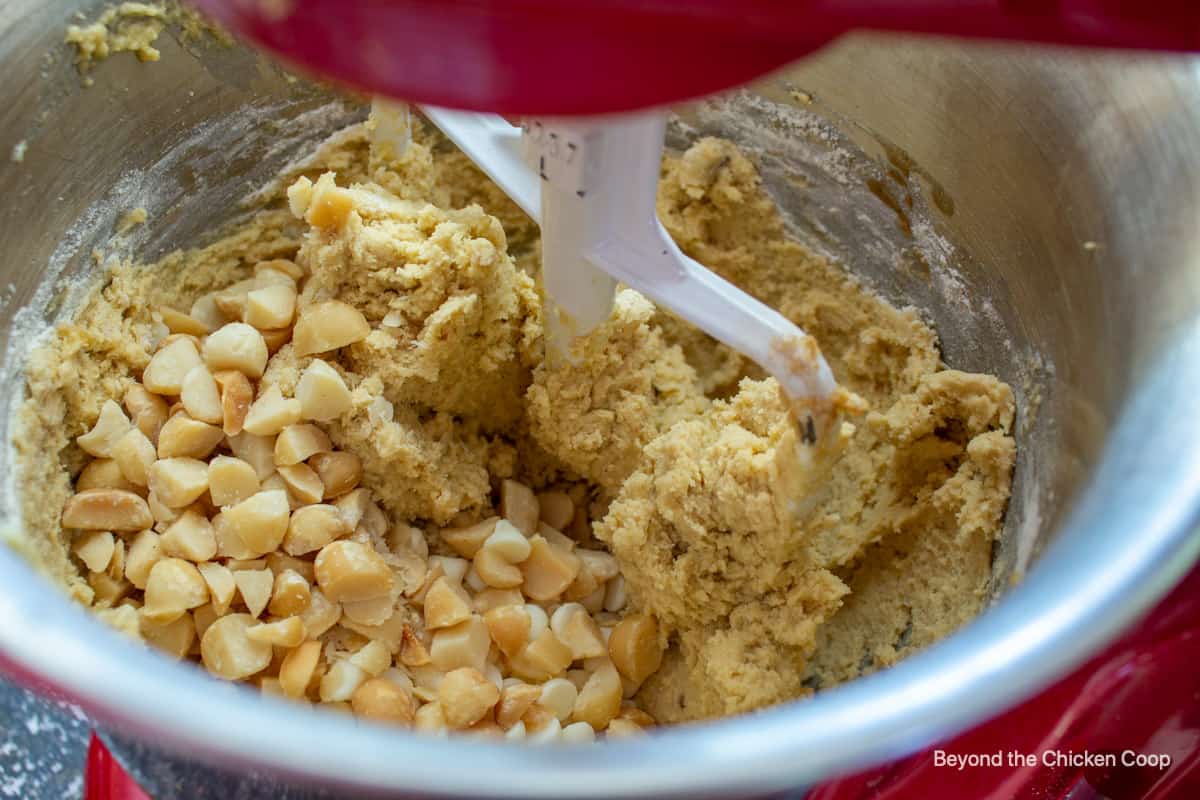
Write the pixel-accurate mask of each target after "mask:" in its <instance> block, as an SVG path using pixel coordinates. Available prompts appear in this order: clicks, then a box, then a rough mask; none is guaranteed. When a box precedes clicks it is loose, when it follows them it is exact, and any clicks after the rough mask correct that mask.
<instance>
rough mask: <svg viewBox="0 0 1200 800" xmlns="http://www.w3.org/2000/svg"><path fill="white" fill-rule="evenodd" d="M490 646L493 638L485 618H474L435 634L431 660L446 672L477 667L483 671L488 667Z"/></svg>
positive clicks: (430, 650)
mask: <svg viewBox="0 0 1200 800" xmlns="http://www.w3.org/2000/svg"><path fill="white" fill-rule="evenodd" d="M490 646H491V638H490V637H489V636H488V629H487V626H486V625H485V624H484V622H483V618H482V617H480V616H478V615H472V616H471V617H470V618H469V619H467V620H464V621H463V622H460V623H458V624H457V625H454V626H451V627H449V628H442V629H440V630H438V631H435V632H434V634H433V641H432V644H431V645H430V648H429V657H430V660H431V661H432V663H433V666H434V667H436V668H437V669H440V670H442V671H443V672H449V671H450V670H452V669H458V668H459V667H473V668H474V669H477V670H479V671H480V672H482V671H483V669H484V668H485V667H486V665H487V656H488V648H489V647H490Z"/></svg>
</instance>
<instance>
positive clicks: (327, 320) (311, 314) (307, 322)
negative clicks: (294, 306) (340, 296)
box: [292, 300, 371, 356]
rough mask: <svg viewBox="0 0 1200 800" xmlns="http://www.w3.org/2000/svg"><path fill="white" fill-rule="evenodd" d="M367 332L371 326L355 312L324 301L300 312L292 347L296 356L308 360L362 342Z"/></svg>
mask: <svg viewBox="0 0 1200 800" xmlns="http://www.w3.org/2000/svg"><path fill="white" fill-rule="evenodd" d="M370 332H371V326H370V325H369V324H368V323H367V320H366V317H364V316H363V315H362V312H361V311H359V310H358V309H357V308H354V307H353V306H349V305H346V304H345V303H343V302H341V301H340V300H327V301H325V302H323V303H314V304H312V305H310V306H308V307H307V308H304V309H301V311H300V319H299V320H298V321H297V322H296V328H295V330H294V331H293V332H292V343H293V344H294V345H295V347H296V355H298V356H311V355H316V354H318V353H328V352H329V351H331V350H337V349H338V348H340V347H345V346H346V345H349V344H354V343H355V342H361V341H362V340H363V339H365V338H367V335H368V334H369V333H370Z"/></svg>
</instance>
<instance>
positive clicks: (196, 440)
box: [158, 413, 225, 458]
mask: <svg viewBox="0 0 1200 800" xmlns="http://www.w3.org/2000/svg"><path fill="white" fill-rule="evenodd" d="M224 438H225V433H224V432H223V431H222V430H221V429H220V428H218V427H217V426H216V425H209V424H208V423H207V422H201V421H200V420H198V419H192V418H191V417H190V416H188V415H187V414H186V413H179V414H176V415H175V416H173V417H171V418H170V419H169V420H167V423H166V424H165V425H163V427H162V430H161V431H159V434H158V457H159V458H207V457H208V456H209V454H210V453H212V451H213V450H215V449H216V447H217V445H218V444H220V443H221V441H222V440H223V439H224Z"/></svg>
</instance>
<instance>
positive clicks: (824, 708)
mask: <svg viewBox="0 0 1200 800" xmlns="http://www.w3.org/2000/svg"><path fill="white" fill-rule="evenodd" d="M81 7H90V8H91V9H93V11H94V10H95V9H96V8H97V7H98V4H96V3H91V2H73V3H58V4H43V3H38V2H35V0H16V2H13V3H9V4H8V5H6V6H5V7H4V8H3V9H2V10H0V63H3V64H4V65H5V74H6V77H7V80H6V81H5V83H4V86H3V88H0V96H2V97H3V100H4V102H3V104H2V105H0V131H2V132H3V133H2V135H0V145H3V147H5V148H6V149H7V148H10V147H13V146H14V145H16V144H17V142H18V141H25V142H26V143H27V145H26V149H25V156H24V159H23V160H21V161H16V160H3V161H0V185H3V186H4V187H5V192H4V195H3V198H2V199H0V253H2V254H3V255H2V256H0V284H7V286H8V289H7V290H6V291H5V293H4V296H3V299H2V300H0V345H2V346H3V347H4V349H5V350H6V352H7V357H6V359H5V364H4V367H3V369H4V371H5V374H6V377H7V378H8V380H9V385H10V386H12V387H14V390H13V391H12V392H10V393H9V394H8V395H7V396H6V397H4V398H3V400H0V404H2V405H3V408H2V409H0V412H2V413H0V433H2V434H3V437H4V440H5V441H8V437H9V434H10V430H9V421H8V412H9V411H10V410H11V408H12V407H13V405H14V404H15V403H17V402H19V401H20V397H21V393H20V391H19V390H18V389H16V388H15V387H19V386H20V385H21V384H20V365H21V353H22V351H23V348H24V346H26V345H27V344H28V341H29V336H30V335H31V334H32V333H34V332H36V330H37V329H38V328H39V327H41V326H44V325H45V324H47V323H48V322H52V321H53V320H54V319H56V318H57V316H58V315H60V314H61V313H62V311H63V309H64V308H69V305H70V301H71V299H72V296H73V294H74V292H73V290H72V289H71V286H73V285H76V284H72V283H71V282H70V281H68V282H67V283H65V284H64V283H62V282H61V281H60V279H61V278H64V277H65V278H79V277H80V276H86V275H87V274H88V273H89V270H91V268H92V267H91V260H90V254H91V251H92V248H93V247H97V246H105V245H106V244H107V243H109V237H110V236H111V234H112V231H113V227H114V225H115V223H116V221H117V219H118V217H119V216H120V214H121V213H122V212H123V211H125V210H126V209H128V208H130V207H132V206H137V205H140V206H144V207H145V208H146V209H147V210H148V211H149V213H150V218H151V222H150V224H147V225H145V226H142V228H141V229H139V230H137V231H136V232H135V233H134V234H133V235H132V236H130V237H128V239H127V241H126V246H127V247H129V248H130V249H131V250H132V251H133V252H136V253H137V255H138V256H139V257H140V258H141V259H143V260H152V259H154V258H156V257H157V256H159V255H161V254H164V253H165V252H167V251H169V250H171V249H174V248H176V247H179V246H186V245H191V244H196V243H199V242H200V241H201V240H202V238H203V237H204V236H205V235H206V233H207V232H208V231H211V230H212V229H214V228H215V227H217V226H219V225H220V224H221V223H223V222H226V221H229V220H230V219H232V218H234V217H235V216H237V215H238V214H242V213H246V207H245V206H243V205H241V204H240V201H241V200H242V199H243V198H244V197H245V196H246V195H247V194H248V193H249V192H250V191H251V190H253V189H254V188H255V187H257V186H259V185H261V184H262V183H264V182H265V181H266V180H267V179H269V178H270V177H271V176H272V175H273V174H275V173H276V172H277V171H278V170H279V169H280V168H281V167H282V166H283V165H284V164H285V163H286V162H287V161H289V160H290V159H291V158H293V157H295V156H296V155H297V154H299V153H301V152H303V151H304V150H305V149H306V148H310V147H311V146H313V144H314V143H315V142H317V141H319V140H320V139H321V138H322V137H323V136H324V135H326V134H328V133H329V132H331V131H332V130H334V129H336V128H337V127H340V126H341V125H344V124H345V123H347V122H348V121H351V120H353V119H357V118H358V117H359V116H360V115H361V113H362V111H361V109H360V107H359V106H358V105H357V104H356V103H355V102H353V101H349V100H344V99H342V98H340V97H338V96H337V95H335V94H334V93H332V92H330V91H329V90H327V89H325V88H322V87H319V86H315V85H312V84H308V83H305V82H303V81H299V82H296V81H292V80H290V79H289V78H288V77H287V76H285V75H284V74H283V73H282V72H281V71H279V70H278V69H277V68H275V67H274V66H272V65H270V64H268V63H267V62H266V61H264V60H263V59H261V58H259V57H258V56H256V55H254V54H252V53H250V52H248V51H245V50H242V49H240V48H232V49H226V48H222V47H205V46H201V45H197V44H187V45H181V44H179V43H178V42H177V41H175V40H174V39H172V38H171V37H170V36H163V37H162V38H161V39H160V44H161V49H162V51H163V54H162V60H161V62H159V63H157V64H152V65H145V64H138V63H137V62H136V61H134V59H132V58H130V57H128V56H122V57H117V58H114V59H112V60H110V61H109V62H106V63H104V64H103V65H101V67H100V68H99V69H98V70H97V71H96V72H95V76H94V77H95V85H94V86H92V87H90V88H86V89H84V88H81V87H80V82H79V77H78V75H77V74H76V73H75V71H74V69H73V67H72V65H71V64H70V59H69V55H68V53H67V52H66V50H65V49H64V48H63V46H62V45H61V39H62V30H63V26H64V25H65V24H66V23H67V22H68V21H69V20H68V16H69V14H70V13H71V11H73V10H75V9H77V8H81ZM47 53H50V54H53V56H52V57H50V58H47V55H46V54H47ZM1197 131H1200V62H1197V61H1193V60H1187V59H1181V58H1171V59H1166V58H1154V57H1147V56H1129V55H1096V54H1087V55H1083V54H1078V53H1069V52H1054V53H1051V52H1046V51H1035V50H1030V49H1025V48H999V47H985V46H980V45H973V46H970V47H966V46H960V45H956V44H949V43H940V42H934V41H920V42H910V41H902V40H897V39H885V38H879V37H853V38H851V39H848V40H846V41H844V42H842V43H840V44H838V45H836V46H834V47H832V48H830V49H829V50H827V51H825V52H823V53H821V54H819V55H817V56H815V57H813V58H810V59H809V60H807V61H805V62H804V63H803V64H801V65H799V66H797V67H795V68H793V69H790V70H788V71H786V72H785V73H783V74H780V75H777V76H774V77H773V78H772V79H770V80H768V81H765V82H764V83H763V84H762V85H760V86H758V87H755V88H754V89H753V90H749V91H745V92H740V93H736V94H734V95H731V96H729V97H727V98H724V99H722V100H718V101H714V102H711V103H706V104H702V105H699V106H695V107H692V108H690V109H686V110H684V111H683V112H681V118H680V122H679V124H678V125H676V126H675V128H674V132H673V137H683V136H689V135H695V134H697V133H717V134H721V135H727V136H730V137H731V138H733V139H735V140H736V141H739V142H740V143H742V144H744V145H746V146H748V147H751V148H753V149H755V150H756V151H757V152H758V154H759V157H760V159H761V161H762V163H763V166H764V173H765V175H766V179H767V184H768V187H769V189H770V190H771V191H772V192H773V193H774V194H775V196H776V197H777V198H778V199H779V201H780V203H781V205H782V206H783V207H784V209H785V211H786V212H787V213H788V214H789V219H790V222H791V223H792V227H793V230H794V232H795V234H796V235H797V236H799V237H801V238H802V239H804V240H805V241H807V242H809V243H810V244H812V245H813V246H814V247H817V248H819V249H822V250H824V251H826V252H829V253H830V254H832V255H834V256H836V257H838V258H840V259H841V260H843V261H844V262H845V263H847V264H849V265H850V266H851V267H852V268H853V269H854V271H855V272H857V273H859V274H860V275H862V276H863V277H864V278H865V279H866V280H867V281H868V282H869V283H871V284H872V285H873V286H874V287H876V288H877V289H878V290H879V291H880V292H881V293H882V294H884V295H885V296H887V297H889V298H890V299H892V300H893V301H897V302H900V303H912V304H914V305H916V306H917V307H919V308H920V309H921V310H922V312H923V313H925V314H926V315H927V316H928V317H929V318H930V319H931V320H932V321H933V322H934V323H935V324H936V326H937V327H938V329H939V331H940V333H941V335H942V344H943V350H944V358H945V361H946V362H947V363H948V364H949V365H951V366H954V367H958V368H963V369H970V370H982V371H988V372H993V373H996V374H998V375H1000V376H1001V377H1002V378H1004V379H1006V380H1007V381H1009V382H1010V383H1011V384H1012V385H1013V386H1014V388H1015V389H1016V390H1017V392H1018V396H1019V398H1020V408H1021V420H1020V423H1019V426H1018V432H1017V433H1018V445H1019V453H1020V456H1019V460H1018V466H1017V480H1016V490H1015V493H1014V499H1013V503H1012V505H1011V508H1010V510H1009V516H1008V522H1007V527H1006V534H1005V537H1004V544H1003V546H1002V547H1001V548H1000V549H999V552H998V554H997V559H996V572H995V575H996V577H995V580H994V585H995V592H994V594H995V595H996V602H995V603H994V604H993V606H992V607H991V608H990V610H989V611H988V612H987V613H985V614H984V615H983V616H982V617H981V618H980V619H979V620H977V621H976V622H974V623H973V624H971V625H970V626H968V627H967V628H966V629H964V630H963V631H961V632H960V633H958V634H956V635H955V636H953V637H951V638H950V639H948V640H947V641H945V642H943V643H941V644H939V645H938V646H935V647H933V648H930V649H929V650H927V651H925V652H923V653H920V654H918V655H916V656H914V657H912V658H910V659H908V660H907V661H905V662H903V663H901V664H899V665H898V666H896V667H894V668H892V669H890V670H888V671H886V672H883V673H880V674H877V675H873V676H871V677H868V678H865V679H862V680H859V681H855V682H853V683H851V684H849V685H847V686H844V687H841V688H838V689H835V690H831V691H828V692H824V693H822V694H820V695H819V696H817V697H816V698H814V699H812V700H808V701H805V702H801V703H794V704H789V705H786V706H783V707H779V708H775V709H772V710H769V711H767V712H764V713H761V714H757V715H754V716H752V717H744V718H738V719H729V720H723V721H719V722H714V723H710V724H705V725H696V726H688V727H684V728H679V729H674V730H668V731H664V732H662V733H660V734H657V735H655V736H652V737H649V738H648V739H645V740H642V741H639V742H637V743H616V744H612V745H605V746H603V747H598V748H587V749H583V750H572V749H530V748H513V747H505V746H502V745H489V744H483V743H465V742H447V741H445V740H436V739H425V738H418V737H414V736H410V735H406V734H404V733H402V732H394V731H389V730H384V729H374V728H371V727H369V726H355V725H353V724H351V723H350V722H348V721H346V720H344V719H341V718H339V717H338V716H337V715H314V714H312V713H310V712H307V711H304V710H301V709H298V708H294V707H291V706H289V705H287V704H284V703H282V702H278V701H272V700H269V699H264V698H261V697H258V696H257V695H254V694H252V693H250V692H247V691H243V690H239V689H236V688H234V687H231V686H224V685H219V684H215V683H214V682H212V681H210V680H208V679H207V678H205V677H204V676H203V675H201V674H200V672H199V671H198V670H195V669H190V668H186V667H180V666H177V665H173V664H169V663H167V662H166V661H165V660H163V659H160V658H159V657H157V656H155V655H154V654H151V653H149V652H145V651H143V650H141V649H138V648H135V647H133V646H131V645H129V644H128V643H126V642H124V641H122V640H120V639H119V638H118V637H117V636H116V635H115V634H113V633H111V632H109V631H108V630H106V629H104V628H103V627H102V626H100V625H99V624H97V623H95V622H94V621H92V620H91V619H90V618H89V617H88V616H87V615H86V614H85V613H84V612H83V611H82V610H81V609H78V608H77V607H74V606H72V605H71V604H69V603H68V602H67V601H66V600H65V599H64V598H63V597H62V596H61V594H60V593H59V592H58V591H57V590H56V589H55V588H54V587H52V586H50V585H49V584H48V583H47V582H46V581H44V580H43V579H41V578H40V577H39V576H38V575H37V574H36V573H35V572H34V571H33V570H31V569H30V568H29V566H28V564H26V563H25V562H24V561H23V560H22V559H21V558H20V557H19V556H18V555H17V554H16V553H15V552H14V551H13V550H10V549H9V548H0V585H3V586H4V587H5V588H4V591H3V592H0V652H2V653H4V655H5V657H6V658H7V659H8V661H9V662H10V663H11V664H15V665H17V666H19V667H20V668H22V669H24V670H26V671H28V672H30V673H32V674H35V675H37V676H39V677H40V678H41V679H42V680H43V681H44V682H45V683H46V684H47V685H49V686H50V687H52V688H54V689H55V690H57V691H59V692H61V693H63V694H65V695H67V696H69V697H71V698H73V699H76V700H78V701H79V702H81V703H82V704H83V705H84V706H85V707H86V708H88V709H89V710H90V711H92V712H94V713H96V714H97V715H99V716H100V717H102V718H103V719H106V720H108V721H110V722H111V723H113V724H115V725H117V726H118V727H120V728H121V729H122V730H124V731H127V732H129V733H131V734H133V735H135V736H137V737H139V738H142V739H144V740H147V741H151V742H154V743H156V744H158V745H161V746H163V747H166V748H169V749H172V750H175V751H177V752H180V753H186V754H188V755H189V756H191V757H195V758H200V759H204V760H208V761H210V762H212V763H215V764H221V765H225V766H229V767H244V768H255V769H259V770H265V771H267V772H270V773H276V774H280V775H284V776H290V777H292V778H295V779H301V780H306V781H311V782H314V783H319V784H327V785H332V786H338V787H343V788H348V787H353V788H354V789H356V790H358V791H364V792H365V791H374V792H380V793H412V794H437V795H460V796H468V795H469V796H479V795H480V794H490V795H496V796H514V797H516V796H521V797H534V796H563V795H574V796H580V797H584V796H594V797H599V796H605V797H615V796H649V795H656V796H664V795H672V794H687V795H689V796H699V795H701V794H705V793H714V794H715V793H721V792H729V791H737V793H738V794H739V795H743V796H746V795H750V794H752V793H754V792H756V791H763V792H765V791H771V790H776V789H780V788H783V787H793V788H794V787H797V786H800V785H803V784H805V783H808V782H811V781H814V780H817V779H820V778H822V777H826V776H829V775H830V774H833V773H835V772H839V771H845V770H849V769H853V768H856V767H862V766H865V765H867V764H869V763H871V762H872V761H875V760H879V759H882V758H885V757H889V756H894V755H898V754H900V753H902V752H905V751H908V750H912V749H914V748H917V747H919V746H921V745H923V744H925V743H927V742H928V741H930V740H931V739H932V738H933V737H936V736H941V735H945V734H948V733H951V732H954V731H957V730H961V729H962V728H964V727H966V726H968V725H970V724H972V723H974V722H977V721H979V720H980V719H982V718H984V717H985V716H987V715H989V714H992V713H995V712H996V711H997V710H999V709H1001V708H1003V707H1004V706H1005V705H1007V704H1010V703H1012V702H1014V701H1016V700H1018V699H1020V698H1021V697H1024V696H1027V695H1028V694H1030V693H1032V692H1034V691H1035V690H1037V689H1038V688H1040V687H1041V686H1044V685H1045V684H1046V683H1047V682H1049V681H1050V680H1052V679H1053V678H1054V677H1055V676H1057V675H1059V674H1062V672H1063V671H1064V670H1066V669H1067V668H1069V667H1070V666H1072V665H1074V664H1076V663H1078V662H1079V661H1081V660H1082V659H1083V658H1084V657H1086V655H1087V654H1088V653H1090V652H1092V651H1094V650H1095V649H1096V648H1097V647H1099V646H1100V645H1101V644H1102V643H1103V642H1105V641H1107V640H1108V639H1110V638H1111V637H1112V636H1114V635H1115V634H1116V633H1117V632H1119V631H1120V629H1121V628H1122V627H1123V626H1125V625H1126V624H1128V623H1129V622H1130V621H1131V620H1132V619H1134V618H1135V617H1136V616H1137V615H1138V614H1139V613H1140V612H1142V611H1143V610H1144V609H1145V608H1147V607H1148V605H1149V604H1150V603H1151V602H1152V601H1153V600H1155V599H1156V598H1158V597H1159V596H1161V595H1162V594H1163V593H1164V592H1165V591H1166V590H1167V589H1168V588H1169V587H1170V586H1171V584H1172V583H1173V581H1174V580H1175V579H1177V577H1178V576H1179V575H1181V574H1182V572H1183V570H1185V569H1186V568H1187V566H1188V565H1190V563H1191V562H1192V561H1193V560H1194V558H1195V557H1196V554H1197V549H1198V548H1200V539H1198V538H1197V536H1196V532H1197V530H1196V529H1197V523H1198V521H1200V419H1198V418H1197V415H1196V414H1195V400H1194V398H1195V397H1197V396H1200V227H1198V226H1197V225H1196V219H1197V213H1198V212H1200V157H1197V156H1198V154H1200V136H1198V135H1197V133H1196V132H1197ZM674 141H675V142H676V143H678V141H679V140H678V138H676V139H675V140H674ZM880 186H883V189H884V191H883V192H882V193H881V191H880ZM903 196H911V198H912V201H913V206H912V210H911V211H910V212H908V211H902V213H905V214H907V215H908V216H909V218H908V219H907V224H898V220H897V216H896V214H897V212H896V211H894V210H893V206H894V205H896V204H895V203H894V202H888V198H889V197H890V198H893V200H894V198H895V197H903ZM906 228H907V232H906V230H905V229H906ZM914 265H915V267H916V268H914ZM922 265H923V266H922ZM64 286H66V287H67V288H66V289H64V288H63V287H64ZM12 474H13V464H12V453H11V452H10V451H9V450H8V449H7V448H5V449H4V450H3V451H0V475H3V476H5V481H6V483H8V484H9V485H8V487H7V490H6V491H5V492H4V493H2V494H0V530H3V531H4V533H5V536H6V538H7V539H8V540H9V541H13V542H15V541H18V540H19V538H20V535H21V523H20V519H19V515H18V509H17V505H16V503H15V502H14V498H13V495H12V489H11V476H12ZM1015 577H1022V578H1023V580H1021V581H1019V582H1017V581H1014V580H1013V578H1015ZM1010 587H1011V588H1010Z"/></svg>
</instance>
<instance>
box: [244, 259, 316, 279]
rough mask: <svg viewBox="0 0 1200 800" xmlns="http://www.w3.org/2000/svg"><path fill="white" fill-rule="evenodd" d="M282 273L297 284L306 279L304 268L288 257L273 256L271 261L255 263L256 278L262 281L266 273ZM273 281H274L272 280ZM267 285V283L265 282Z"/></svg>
mask: <svg viewBox="0 0 1200 800" xmlns="http://www.w3.org/2000/svg"><path fill="white" fill-rule="evenodd" d="M275 274H278V275H282V276H284V277H286V278H288V280H289V281H290V283H291V285H292V286H296V285H297V284H299V282H300V281H302V280H303V279H304V275H305V272H304V268H303V267H301V266H300V265H299V264H297V263H296V262H295V261H291V260H290V259H286V258H273V259H271V260H270V261H260V262H258V263H257V264H255V265H254V278H255V280H256V281H260V280H261V279H262V277H263V276H264V275H275ZM272 282H273V281H272ZM263 285H266V284H263Z"/></svg>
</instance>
